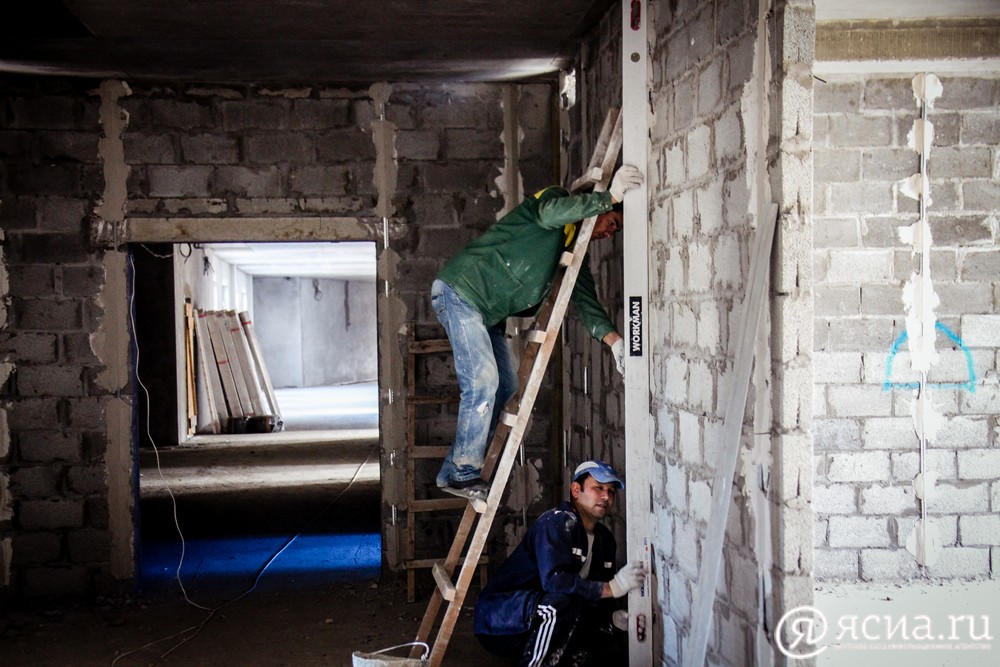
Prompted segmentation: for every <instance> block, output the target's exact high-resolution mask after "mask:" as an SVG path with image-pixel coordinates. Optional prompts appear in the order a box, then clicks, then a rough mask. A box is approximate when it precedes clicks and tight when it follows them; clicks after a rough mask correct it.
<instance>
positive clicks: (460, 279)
mask: <svg viewBox="0 0 1000 667" xmlns="http://www.w3.org/2000/svg"><path fill="white" fill-rule="evenodd" d="M610 210H611V195H610V194H608V193H607V192H597V193H593V194H583V195H570V194H569V192H567V191H566V189H565V188H561V187H551V188H546V189H545V190H542V191H541V192H539V193H537V194H536V195H534V196H533V197H528V198H527V199H525V200H524V201H523V202H522V203H521V204H520V205H519V206H517V208H515V209H514V210H513V211H511V212H510V213H508V214H507V215H505V216H503V217H502V218H500V220H498V221H497V222H496V223H495V224H494V225H493V226H492V227H490V228H489V229H488V230H487V231H486V233H485V234H483V235H482V236H480V237H478V238H476V239H474V240H473V241H471V242H470V243H469V244H468V245H467V246H465V248H463V249H462V250H461V251H459V252H458V254H456V255H455V256H454V257H452V258H451V259H450V260H448V263H447V264H445V266H444V268H443V269H441V272H440V273H439V274H438V276H437V277H438V278H439V279H440V280H442V281H443V282H445V283H447V284H448V285H450V286H451V288H452V289H453V290H455V291H456V292H458V294H459V295H460V296H461V297H462V298H463V299H465V300H466V301H468V302H469V304H470V305H472V306H474V307H475V308H476V310H478V311H479V312H480V313H482V316H483V323H484V324H485V325H486V326H493V325H494V324H497V323H498V322H500V321H501V320H503V319H504V318H506V317H510V316H512V315H514V316H529V315H533V314H534V312H535V310H536V309H537V307H538V305H539V304H540V303H541V302H542V300H543V299H544V298H545V296H546V294H548V292H549V290H550V289H551V288H552V279H553V277H554V276H555V274H556V269H557V268H558V266H559V257H560V256H561V255H562V253H563V251H565V250H567V249H568V248H569V246H571V244H572V241H573V240H574V238H575V235H576V228H577V223H579V222H580V221H581V220H583V219H584V218H588V217H590V216H593V215H597V214H599V213H605V212H607V211H610ZM573 303H574V304H575V305H576V309H577V312H578V313H579V314H580V318H581V319H582V320H583V324H584V326H585V327H586V328H587V331H589V332H590V335H591V336H593V337H594V338H596V339H597V340H601V339H602V338H604V336H605V335H606V334H608V333H610V332H612V331H615V326H614V324H612V323H611V319H610V318H609V317H608V314H607V312H606V311H605V310H604V307H603V306H601V303H600V302H599V301H598V300H597V292H596V290H595V289H594V276H593V275H592V274H591V273H590V267H589V265H588V258H587V257H585V258H584V261H583V265H582V266H581V268H580V274H579V276H578V277H577V280H576V286H575V287H574V289H573Z"/></svg>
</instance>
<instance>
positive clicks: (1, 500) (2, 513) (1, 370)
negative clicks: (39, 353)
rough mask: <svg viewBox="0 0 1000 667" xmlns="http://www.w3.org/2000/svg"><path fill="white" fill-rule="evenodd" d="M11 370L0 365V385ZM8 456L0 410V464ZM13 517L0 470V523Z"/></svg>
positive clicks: (7, 435)
mask: <svg viewBox="0 0 1000 667" xmlns="http://www.w3.org/2000/svg"><path fill="white" fill-rule="evenodd" d="M13 370H14V365H13V364H10V363H0V384H3V383H4V382H6V381H7V378H9V377H10V374H11V372H13ZM9 454H10V429H9V428H8V427H7V410H6V409H2V410H0V462H2V461H4V460H5V459H6V458H7V456H8V455H9ZM13 517H14V502H13V499H12V498H11V496H10V476H9V475H8V474H7V471H6V470H0V521H10V520H11V519H12V518H13ZM8 562H9V561H8ZM0 576H2V574H0ZM4 585H6V584H4Z"/></svg>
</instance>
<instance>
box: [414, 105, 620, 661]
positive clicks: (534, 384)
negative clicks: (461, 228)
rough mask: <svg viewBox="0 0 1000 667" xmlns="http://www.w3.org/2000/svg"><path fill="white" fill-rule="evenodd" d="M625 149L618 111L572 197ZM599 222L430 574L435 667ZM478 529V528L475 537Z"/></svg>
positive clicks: (540, 329) (546, 321)
mask: <svg viewBox="0 0 1000 667" xmlns="http://www.w3.org/2000/svg"><path fill="white" fill-rule="evenodd" d="M621 145H622V125H621V118H620V115H619V111H618V109H614V108H612V109H610V110H609V111H608V114H607V116H606V118H605V120H604V125H603V127H602V129H601V134H600V138H599V139H598V142H597V145H596V147H595V148H594V152H593V155H592V156H591V160H590V165H589V166H588V168H587V171H586V172H585V173H584V174H583V175H582V176H581V177H580V178H578V179H577V180H576V181H574V182H573V185H572V186H571V188H570V189H571V191H572V192H577V191H578V190H580V189H581V188H584V187H589V186H591V185H593V191H594V192H604V191H606V190H607V188H608V184H609V182H610V180H611V176H612V172H613V171H614V167H615V162H617V160H618V155H619V153H620V152H621ZM596 220H597V218H596V216H595V217H590V218H587V219H586V220H585V221H584V222H583V225H582V226H581V227H580V229H579V231H578V233H577V238H576V242H575V243H574V245H573V251H572V252H564V253H563V255H562V257H561V258H560V261H559V264H560V266H561V267H562V268H563V270H562V271H560V272H558V274H557V276H556V279H555V281H554V283H553V285H552V290H551V291H550V293H549V296H548V297H547V298H546V299H545V301H544V303H543V304H542V307H541V308H540V310H539V313H538V316H537V317H536V319H535V325H534V327H533V328H532V329H531V330H530V331H528V332H527V334H526V339H527V346H526V349H525V351H524V354H523V356H522V358H521V365H520V368H519V370H518V386H519V387H521V392H520V395H519V396H515V397H514V398H512V399H511V400H510V402H508V403H507V405H506V406H505V410H504V412H503V414H502V415H501V417H500V422H499V423H498V424H497V427H496V431H495V432H494V434H493V440H492V441H491V442H490V446H489V449H488V450H487V453H486V459H485V462H484V464H483V471H482V478H483V479H484V480H490V479H492V484H491V486H490V494H489V498H488V499H487V501H486V503H485V507H484V506H483V504H482V503H481V502H478V503H468V504H467V505H466V508H465V513H464V514H463V515H462V520H461V522H460V523H459V526H458V530H457V532H456V534H455V539H454V541H453V542H452V545H451V549H450V550H449V551H448V555H447V557H446V558H445V559H444V563H443V564H441V563H440V562H439V563H436V564H435V565H434V566H433V568H432V570H431V572H432V574H433V576H434V581H435V582H436V583H437V588H436V590H435V591H434V592H433V593H432V594H431V599H430V601H429V602H428V604H427V611H426V612H425V613H424V618H423V621H422V622H421V624H420V628H419V629H418V630H417V637H416V641H418V642H425V643H426V642H427V639H428V638H429V637H430V634H431V631H432V629H433V627H434V624H435V622H436V620H437V616H438V611H439V610H440V608H441V603H442V601H447V602H448V608H447V610H446V611H445V614H444V618H443V619H442V620H441V625H440V627H439V628H438V633H437V637H436V639H435V640H434V646H433V649H432V650H431V666H432V667H439V666H440V665H441V661H442V660H443V659H444V653H445V651H446V650H447V648H448V642H449V641H450V640H451V635H452V632H453V631H454V629H455V623H456V622H457V621H458V616H459V613H461V611H462V604H463V603H464V602H465V595H466V593H467V592H468V589H469V583H470V582H471V581H472V577H473V574H474V573H475V571H476V568H477V567H479V564H480V557H481V556H482V553H483V549H484V548H485V546H486V539H487V537H488V536H489V532H490V528H491V527H492V525H493V519H494V518H495V517H496V512H497V508H498V507H499V505H500V500H501V499H502V497H503V494H504V491H505V489H506V486H507V480H508V479H509V478H510V472H511V469H512V468H513V466H514V460H515V458H516V457H517V454H518V450H519V448H520V446H521V440H522V439H523V438H524V434H525V431H526V430H527V428H528V425H529V422H530V420H531V410H532V408H533V407H534V404H535V398H536V397H537V395H538V390H539V387H540V386H541V383H542V379H543V377H544V376H545V369H546V367H547V366H548V363H549V358H550V357H551V356H552V350H553V349H554V347H555V344H556V341H558V340H559V328H560V326H561V325H562V320H563V317H564V316H565V315H566V309H567V308H568V307H569V301H570V297H571V296H572V294H573V288H574V287H575V285H576V279H577V276H578V275H579V273H580V267H581V266H582V265H583V260H584V258H585V256H586V254H587V247H588V245H589V244H590V235H591V233H592V232H593V231H594V223H595V221H596ZM477 514H479V521H478V522H476V517H477ZM473 524H476V526H475V530H474V531H473ZM470 533H472V541H471V543H470V544H469V547H468V550H467V551H466V552H465V555H464V556H463V555H462V550H463V548H464V547H465V543H466V541H467V540H468V538H469V534H470ZM459 560H462V569H461V572H460V574H459V576H458V581H457V582H454V583H453V582H452V579H451V578H452V575H453V574H454V571H455V567H456V565H458V562H459ZM419 652H420V648H419V647H415V648H414V649H413V652H412V653H411V657H417V656H418V655H419Z"/></svg>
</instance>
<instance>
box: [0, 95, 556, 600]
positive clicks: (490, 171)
mask: <svg viewBox="0 0 1000 667" xmlns="http://www.w3.org/2000/svg"><path fill="white" fill-rule="evenodd" d="M99 85H100V82H86V83H85V82H80V81H64V80H60V79H30V80H29V79H22V78H18V77H8V78H5V79H3V82H2V87H3V90H4V96H3V97H4V101H3V107H2V109H3V112H2V113H3V115H2V117H0V118H2V126H0V165H2V172H0V175H2V180H0V199H2V204H0V225H2V228H3V231H4V234H5V241H4V245H3V253H4V257H5V259H6V262H7V270H8V271H9V273H10V281H9V291H8V292H7V293H6V294H5V297H6V299H7V301H8V303H9V308H8V310H7V311H6V312H7V315H8V324H7V326H6V328H5V329H4V331H3V337H2V341H3V343H2V345H3V348H2V351H3V353H4V355H5V362H7V363H9V364H10V367H11V368H12V369H13V371H14V373H13V374H12V375H11V376H10V378H9V379H8V381H7V382H6V384H5V385H4V390H3V391H4V394H3V399H4V409H5V411H4V413H3V414H4V415H5V416H6V419H7V423H8V424H9V426H10V440H9V442H10V444H9V445H7V444H6V443H7V439H6V438H0V591H2V594H11V595H24V596H33V595H44V594H48V593H51V594H73V593H87V592H93V591H94V590H105V589H107V588H108V587H109V586H110V585H112V582H111V579H112V578H113V577H118V578H122V577H124V578H128V577H129V576H130V574H131V573H130V572H128V571H126V572H125V573H124V575H122V574H121V573H120V572H118V571H117V570H113V568H112V565H111V562H112V560H114V559H113V556H112V555H111V553H112V551H113V549H114V547H113V544H114V543H115V542H114V541H115V540H116V539H117V540H119V543H121V542H120V541H121V540H123V539H124V540H125V541H124V542H123V543H124V544H125V546H126V547H127V546H128V545H129V544H130V541H131V536H132V530H133V526H132V525H126V526H124V527H122V526H118V527H116V528H115V530H114V531H111V530H109V527H108V522H109V518H108V517H109V514H110V513H111V512H110V510H109V507H108V499H109V497H110V494H111V491H110V489H112V488H114V489H120V488H121V487H122V485H124V486H125V488H126V489H128V488H131V471H130V469H129V466H128V465H126V466H125V467H124V469H122V466H121V465H120V464H121V460H120V457H118V456H117V455H116V460H115V465H114V466H110V465H106V462H105V461H104V459H103V457H104V456H105V449H106V446H107V442H108V440H109V438H112V437H114V438H120V437H122V436H123V435H124V437H125V442H124V443H123V452H124V454H125V456H126V459H127V458H128V455H129V442H128V439H129V438H130V433H131V425H130V424H129V423H128V419H127V416H126V418H125V420H124V421H123V420H121V419H119V418H118V417H117V416H115V417H114V418H112V417H106V416H105V414H104V406H105V403H107V402H108V401H109V400H110V399H109V392H108V390H106V389H102V388H100V387H99V386H97V385H96V383H95V381H94V377H95V376H97V375H98V374H99V373H101V372H102V371H104V369H105V363H106V362H105V360H103V359H101V358H99V357H97V356H96V355H95V354H94V352H93V351H92V349H91V338H92V337H93V336H94V335H95V334H96V333H97V332H98V331H99V330H100V321H101V320H100V318H101V316H102V313H103V308H102V304H101V303H100V301H99V298H98V295H99V294H101V293H102V290H105V289H106V288H107V286H108V285H109V284H113V285H114V286H116V289H117V286H119V285H124V284H125V283H124V278H125V272H124V269H123V266H124V265H122V266H120V267H119V266H118V264H117V263H116V264H114V266H115V267H118V268H115V269H114V270H115V271H116V274H115V276H114V277H115V280H114V281H109V280H107V279H106V277H105V271H106V270H107V267H108V266H111V265H110V264H108V262H107V261H106V258H105V256H106V255H107V254H108V253H107V252H105V251H104V250H102V249H101V248H100V247H97V246H96V245H95V246H93V247H92V246H91V241H90V237H89V236H88V235H89V233H90V231H91V229H92V226H91V224H90V223H89V221H87V220H85V219H86V218H87V217H88V216H89V215H90V214H92V213H93V212H94V211H96V210H98V205H99V202H98V199H99V198H100V197H101V196H102V194H103V193H104V192H106V188H105V180H106V179H107V178H111V180H112V181H114V183H113V185H115V186H117V187H124V186H125V185H127V195H128V202H127V212H128V218H127V222H128V223H129V225H130V231H129V233H130V234H131V233H132V231H133V230H141V233H142V234H147V235H149V236H150V237H155V238H154V240H158V241H169V240H170V238H171V235H173V237H172V238H175V239H176V240H178V241H185V240H190V238H191V237H192V236H193V237H198V236H202V237H204V236H212V235H213V234H222V235H223V236H226V237H227V238H230V237H232V236H235V235H238V234H239V233H240V229H241V226H242V228H244V229H245V233H246V236H247V238H248V239H251V240H262V239H263V240H266V239H268V238H273V239H275V240H287V239H288V238H302V239H308V238H309V236H310V234H312V233H322V234H324V235H325V237H326V238H327V240H333V239H330V238H329V237H331V236H334V237H337V238H340V236H338V234H342V236H343V238H345V240H346V239H350V240H372V241H377V245H378V253H379V258H378V265H379V276H378V282H377V284H376V287H377V289H378V293H379V306H378V317H379V333H378V336H379V368H380V379H381V381H382V386H381V387H380V390H381V395H382V401H383V405H382V410H381V415H382V420H383V422H382V424H381V431H382V434H383V438H384V441H383V449H384V451H383V455H384V456H383V468H382V475H383V497H384V505H383V513H384V517H385V521H384V523H385V524H386V526H387V533H386V536H385V537H386V539H385V540H384V542H383V544H384V545H385V548H386V554H385V556H386V561H387V562H388V563H389V564H390V565H391V566H397V565H398V564H399V560H400V548H399V540H398V536H397V535H396V533H397V532H398V531H399V530H401V527H402V525H403V523H402V522H403V520H405V513H404V511H405V493H404V490H403V480H404V475H403V472H404V471H405V460H404V458H403V456H402V453H403V449H404V437H403V434H404V432H405V430H404V429H403V427H402V421H403V414H404V413H403V412H402V411H401V410H400V406H401V405H402V400H403V396H404V393H405V392H404V385H403V381H404V378H403V374H402V368H403V364H402V358H403V353H402V349H403V341H404V339H405V338H404V336H405V332H404V325H405V324H406V323H407V322H414V323H416V325H417V331H418V334H419V335H420V336H422V337H426V336H434V335H441V333H442V332H441V329H440V325H439V324H438V323H437V321H436V318H435V317H434V315H433V312H432V310H431V309H430V303H429V302H430V299H429V288H430V283H431V281H432V279H433V277H434V275H435V274H436V272H437V270H438V269H439V268H440V266H441V265H442V264H443V263H444V262H445V261H446V259H447V258H448V257H450V256H451V255H452V254H453V253H454V252H455V251H457V250H458V249H459V248H460V247H461V246H462V245H463V244H464V243H465V242H466V241H468V240H469V239H471V238H473V237H474V236H476V235H477V234H479V233H480V232H481V231H482V230H485V229H486V228H487V227H488V226H489V225H490V224H491V223H492V222H493V221H494V220H495V219H496V213H497V212H498V211H499V210H500V209H501V208H502V207H503V205H504V198H505V196H506V195H505V193H503V192H501V191H499V189H498V187H499V186H498V185H497V177H498V176H499V175H500V173H501V168H502V167H504V165H505V160H506V158H507V153H508V150H507V149H506V148H505V145H504V141H503V139H502V137H503V136H504V130H505V117H504V116H505V113H509V114H512V115H513V116H514V117H515V119H516V123H513V124H512V123H507V124H506V128H507V136H508V137H509V136H514V137H520V139H519V141H520V143H519V145H518V149H519V152H518V154H517V157H518V160H517V162H516V164H514V165H511V166H512V167H516V169H517V171H518V172H519V174H520V175H521V176H522V177H523V179H524V183H525V188H526V189H528V190H530V189H531V188H535V187H541V186H544V185H546V184H548V183H549V182H550V181H551V174H552V162H553V159H552V133H551V117H552V109H551V100H552V87H551V86H550V85H548V84H546V83H540V84H533V85H519V86H510V85H405V84H393V85H392V86H382V88H380V89H379V91H378V93H377V94H376V93H374V92H372V90H370V89H357V90H354V89H342V88H321V87H320V88H315V87H298V86H295V87H287V88H274V87H271V88H264V87H249V86H229V85H226V86H206V85H197V86H193V85H182V84H163V85H154V84H148V83H146V84H141V85H139V84H136V85H133V86H132V90H131V91H129V92H130V94H128V95H122V96H121V97H120V98H115V99H116V100H117V104H118V105H119V111H120V113H121V118H122V121H123V122H122V125H123V127H124V131H123V141H124V160H121V159H119V160H118V161H117V162H116V163H115V164H114V165H111V169H112V170H111V171H110V172H109V166H108V165H106V164H103V163H102V161H101V158H100V157H99V156H101V155H102V153H101V152H100V150H99V145H98V142H99V140H100V138H101V135H102V127H101V125H100V121H99V115H98V110H99V108H100V101H99V99H98V98H97V97H96V96H94V95H93V94H92V93H91V91H92V90H96V89H97V88H98V86H99ZM375 97H379V99H378V100H376V99H375ZM505 99H506V100H508V102H507V104H508V107H507V109H506V110H505V107H504V100H505ZM511 105H513V106H511ZM383 112H384V115H383ZM375 127H377V128H378V135H379V136H378V137H376V136H375V134H376V132H375V129H374V128H375ZM512 128H514V129H516V130H517V131H516V132H514V134H510V132H511V129H512ZM376 139H377V141H376ZM386 150H389V151H390V152H389V154H388V155H387V154H386ZM510 164H511V163H510V162H508V165H510ZM126 179H127V183H125V180H126ZM515 181H516V179H515ZM506 182H513V181H506ZM387 189H388V190H392V191H391V192H382V190H387ZM123 192H124V190H123ZM347 218H356V220H347V222H345V223H343V224H344V225H345V228H344V229H343V231H342V232H341V231H338V230H337V229H333V230H332V231H331V225H335V224H340V223H334V222H331V221H334V220H338V219H347ZM382 218H385V226H386V227H388V228H389V230H390V238H389V239H388V248H386V247H385V241H386V239H385V238H384V235H383V233H382V231H383V229H384V226H383V224H382V222H383V221H382ZM150 220H153V221H156V222H155V223H153V225H152V226H151V225H150V224H145V226H143V225H142V224H140V223H143V221H147V222H148V221H150ZM271 221H273V227H272V223H271ZM314 225H315V226H314ZM102 229H103V231H104V233H105V235H104V236H103V237H102V239H101V242H102V244H105V245H106V244H108V243H113V241H114V234H115V233H121V232H122V230H121V229H120V228H116V227H114V226H107V225H105V226H104V227H103V228H102ZM199 230H201V231H199ZM205 230H208V231H207V232H206V231H205ZM219 230H222V231H221V232H220V231H219ZM213 240H221V239H220V238H214V239H213ZM116 256H117V255H116ZM116 261H117V260H116ZM122 300H124V296H122ZM117 307H119V310H121V311H122V312H124V308H125V304H124V303H118V304H117ZM116 322H117V319H116ZM115 327H117V328H115V330H114V331H112V332H110V333H111V334H121V335H125V336H127V333H128V332H127V330H126V329H125V325H124V323H118V324H116V325H115ZM105 333H107V332H105ZM4 368H5V369H6V368H7V367H4ZM120 370H122V369H118V368H117V367H116V372H118V371H120ZM126 370H127V367H126ZM425 371H426V376H427V377H429V378H430V380H431V381H432V382H436V383H439V384H441V385H443V386H448V387H453V386H454V376H453V371H452V370H451V367H450V360H447V359H442V360H439V361H438V362H435V364H434V365H432V366H430V367H428V368H422V369H421V372H422V373H423V372H425ZM168 390H169V391H171V392H172V391H173V388H172V387H169V388H168ZM127 395H128V392H127V391H126V392H125V396H127ZM116 415H117V413H116ZM454 418H455V415H454V414H453V413H452V412H450V411H448V410H443V411H441V410H438V411H428V412H422V413H421V414H420V415H419V420H418V431H419V433H420V435H421V437H423V438H425V441H427V442H430V443H438V444H440V443H444V442H450V438H451V437H452V434H453V432H454ZM536 422H537V423H536V425H535V427H534V428H533V430H532V432H531V436H530V437H529V441H528V445H529V449H528V452H529V456H530V457H531V459H532V460H533V463H532V469H533V470H539V469H542V470H543V473H544V475H549V474H551V473H550V472H549V470H548V469H547V468H545V467H546V466H548V465H549V459H548V453H549V451H550V439H549V431H550V425H549V420H548V418H547V412H542V413H541V414H540V416H539V418H538V419H537V420H536ZM154 436H155V434H154ZM532 452H537V453H535V454H532ZM126 463H127V461H126ZM106 470H111V471H112V472H111V476H112V477H113V479H111V478H110V477H108V473H106ZM434 472H436V470H430V469H428V470H426V471H424V473H425V475H426V480H424V479H421V484H422V485H423V486H422V488H426V487H428V486H432V485H433V481H432V480H433V474H434ZM524 477H525V480H526V481H527V482H530V484H531V486H530V488H529V489H528V491H530V493H529V492H525V493H522V494H521V496H519V497H520V498H522V500H521V501H519V502H521V504H526V503H532V502H535V503H542V504H546V505H547V504H548V503H549V502H550V499H546V500H544V501H542V500H540V495H541V493H542V488H541V486H540V485H539V482H538V477H537V474H536V475H532V476H530V477H529V476H527V475H525V476H524ZM115 493H118V491H115ZM126 495H127V491H126ZM512 495H513V494H512ZM130 507H131V498H125V499H117V500H116V501H115V508H114V512H116V513H117V515H121V513H122V511H123V510H124V511H125V512H126V513H127V512H128V511H129V510H130ZM393 509H396V510H398V512H396V513H394V512H393V511H392V510H393ZM394 516H396V517H397V520H395V521H394V519H393V517H394ZM126 523H128V522H127V521H126ZM112 533H114V534H112ZM428 534H429V535H430V542H431V545H432V546H433V547H434V548H435V549H439V551H440V552H441V553H443V550H444V549H445V548H446V547H447V545H448V544H449V543H450V537H451V533H450V529H449V528H448V527H447V525H443V526H442V527H441V528H439V529H434V528H431V529H429V530H428ZM127 551H128V549H126V552H127ZM125 564H126V570H128V567H127V565H128V563H127V562H126V563H125Z"/></svg>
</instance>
